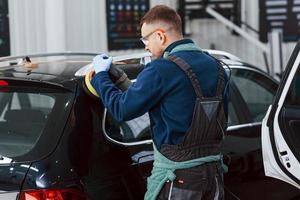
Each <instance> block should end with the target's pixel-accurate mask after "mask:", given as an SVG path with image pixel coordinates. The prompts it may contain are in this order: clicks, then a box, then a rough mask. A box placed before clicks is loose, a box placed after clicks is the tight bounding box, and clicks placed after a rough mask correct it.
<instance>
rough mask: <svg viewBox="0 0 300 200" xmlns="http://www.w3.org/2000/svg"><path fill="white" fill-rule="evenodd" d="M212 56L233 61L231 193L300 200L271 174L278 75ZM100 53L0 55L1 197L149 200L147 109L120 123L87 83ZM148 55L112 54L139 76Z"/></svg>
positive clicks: (228, 140)
mask: <svg viewBox="0 0 300 200" xmlns="http://www.w3.org/2000/svg"><path fill="white" fill-rule="evenodd" d="M212 53H213V55H214V56H216V57H220V56H221V57H222V56H223V57H224V58H223V62H225V63H227V64H228V65H229V66H230V67H231V81H230V102H229V127H228V130H227V132H226V137H225V141H224V144H223V153H224V162H225V163H226V164H227V165H228V167H229V171H228V172H227V173H226V174H225V192H226V199H299V198H300V191H299V190H298V189H297V188H295V187H293V186H291V185H289V184H286V183H284V182H281V181H279V180H277V179H273V178H268V177H266V176H265V175H264V168H263V160H262V151H261V131H260V129H261V121H262V118H263V117H264V115H265V113H266V111H267V109H268V106H269V105H270V104H271V103H272V101H273V99H274V95H275V92H276V90H277V86H278V83H277V81H275V80H274V79H272V78H271V77H269V76H268V75H266V74H265V73H264V72H262V71H261V70H259V69H257V68H255V67H252V66H249V65H247V64H245V63H242V62H240V60H238V59H236V58H235V57H234V56H230V55H229V56H228V54H225V53H224V54H222V53H220V52H218V53H214V52H212ZM95 55H96V54H92V53H91V54H89V53H59V54H48V55H30V56H29V55H27V56H21V57H6V58H1V59H0V66H1V67H0V155H1V157H0V199H5V200H9V199H20V200H40V199H49V200H50V199H53V200H54V199H59V200H69V199H74V200H77V199H92V200H94V199H122V200H125V199H143V195H144V193H145V191H146V179H147V177H148V176H149V175H150V173H151V168H152V161H153V149H152V144H151V137H150V132H149V120H148V115H147V114H145V115H143V116H141V117H139V118H136V119H134V120H131V121H127V122H124V123H118V122H117V121H116V120H114V119H113V118H112V117H111V116H110V115H109V113H107V111H106V109H105V108H104V106H103V104H102V103H101V101H100V99H99V98H97V97H95V96H94V95H92V94H91V93H90V92H89V90H88V89H87V85H86V83H85V77H84V75H85V74H86V73H87V72H88V71H89V69H90V68H91V66H90V65H89V63H90V62H91V60H92V58H93V57H94V56H95ZM145 55H146V54H136V55H130V56H119V57H115V58H114V61H122V62H118V65H119V68H121V69H122V70H124V71H125V72H126V74H127V76H128V77H129V78H130V79H131V80H132V81H134V79H135V77H136V76H137V74H138V73H139V72H140V71H141V70H142V69H143V66H144V63H145V61H147V60H149V58H148V57H147V56H146V57H145ZM141 57H142V58H141Z"/></svg>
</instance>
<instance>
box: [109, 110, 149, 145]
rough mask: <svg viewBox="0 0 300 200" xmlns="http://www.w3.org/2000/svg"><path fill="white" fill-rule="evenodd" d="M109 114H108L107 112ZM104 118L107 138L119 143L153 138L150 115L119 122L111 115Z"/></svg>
mask: <svg viewBox="0 0 300 200" xmlns="http://www.w3.org/2000/svg"><path fill="white" fill-rule="evenodd" d="M106 113H107V112H106ZM106 113H105V116H104V120H105V124H104V127H103V128H104V131H105V133H106V134H107V136H108V137H109V138H111V139H113V140H115V141H118V142H124V143H128V142H136V141H141V140H147V139H150V138H151V134H150V119H149V115H148V113H146V114H144V115H142V116H140V117H137V118H135V119H132V120H130V121H125V122H118V121H116V120H115V119H114V118H113V117H112V116H111V115H110V114H109V113H107V115H106Z"/></svg>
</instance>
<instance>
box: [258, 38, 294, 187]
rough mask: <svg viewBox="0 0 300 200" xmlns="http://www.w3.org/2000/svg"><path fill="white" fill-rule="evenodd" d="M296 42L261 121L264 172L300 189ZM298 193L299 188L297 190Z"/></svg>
mask: <svg viewBox="0 0 300 200" xmlns="http://www.w3.org/2000/svg"><path fill="white" fill-rule="evenodd" d="M299 51H300V43H299V42H298V44H297V45H296V47H295V49H294V51H293V53H292V56H291V57H290V60H289V62H288V65H287V67H286V70H285V74H284V76H283V79H282V81H281V83H280V86H279V89H278V92H277V94H276V97H275V100H274V102H273V105H272V106H270V108H269V110H268V112H267V114H266V116H265V118H264V120H263V124H262V149H263V159H264V170H265V174H266V175H267V176H270V177H274V178H277V179H280V180H283V181H285V182H287V183H290V184H292V185H294V186H295V187H297V188H299V189H300V162H299V161H300V132H299V130H300V67H299V64H300V53H299ZM299 192H300V191H299Z"/></svg>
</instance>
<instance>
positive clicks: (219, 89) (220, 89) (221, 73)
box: [215, 59, 225, 99]
mask: <svg viewBox="0 0 300 200" xmlns="http://www.w3.org/2000/svg"><path fill="white" fill-rule="evenodd" d="M215 60H216V62H217V63H218V66H219V78H218V85H217V90H216V97H217V98H219V99H222V98H223V91H224V85H225V69H224V67H223V65H222V63H221V62H220V61H219V60H217V59H215Z"/></svg>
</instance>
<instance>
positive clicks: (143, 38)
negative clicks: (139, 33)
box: [140, 28, 166, 45]
mask: <svg viewBox="0 0 300 200" xmlns="http://www.w3.org/2000/svg"><path fill="white" fill-rule="evenodd" d="M156 31H161V32H163V33H164V32H166V31H164V30H162V29H160V28H158V29H155V30H154V31H152V32H150V33H148V34H147V35H145V36H144V37H141V38H140V40H141V41H142V42H143V43H144V45H147V43H148V38H149V37H150V36H151V35H152V34H153V33H155V32H156Z"/></svg>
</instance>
